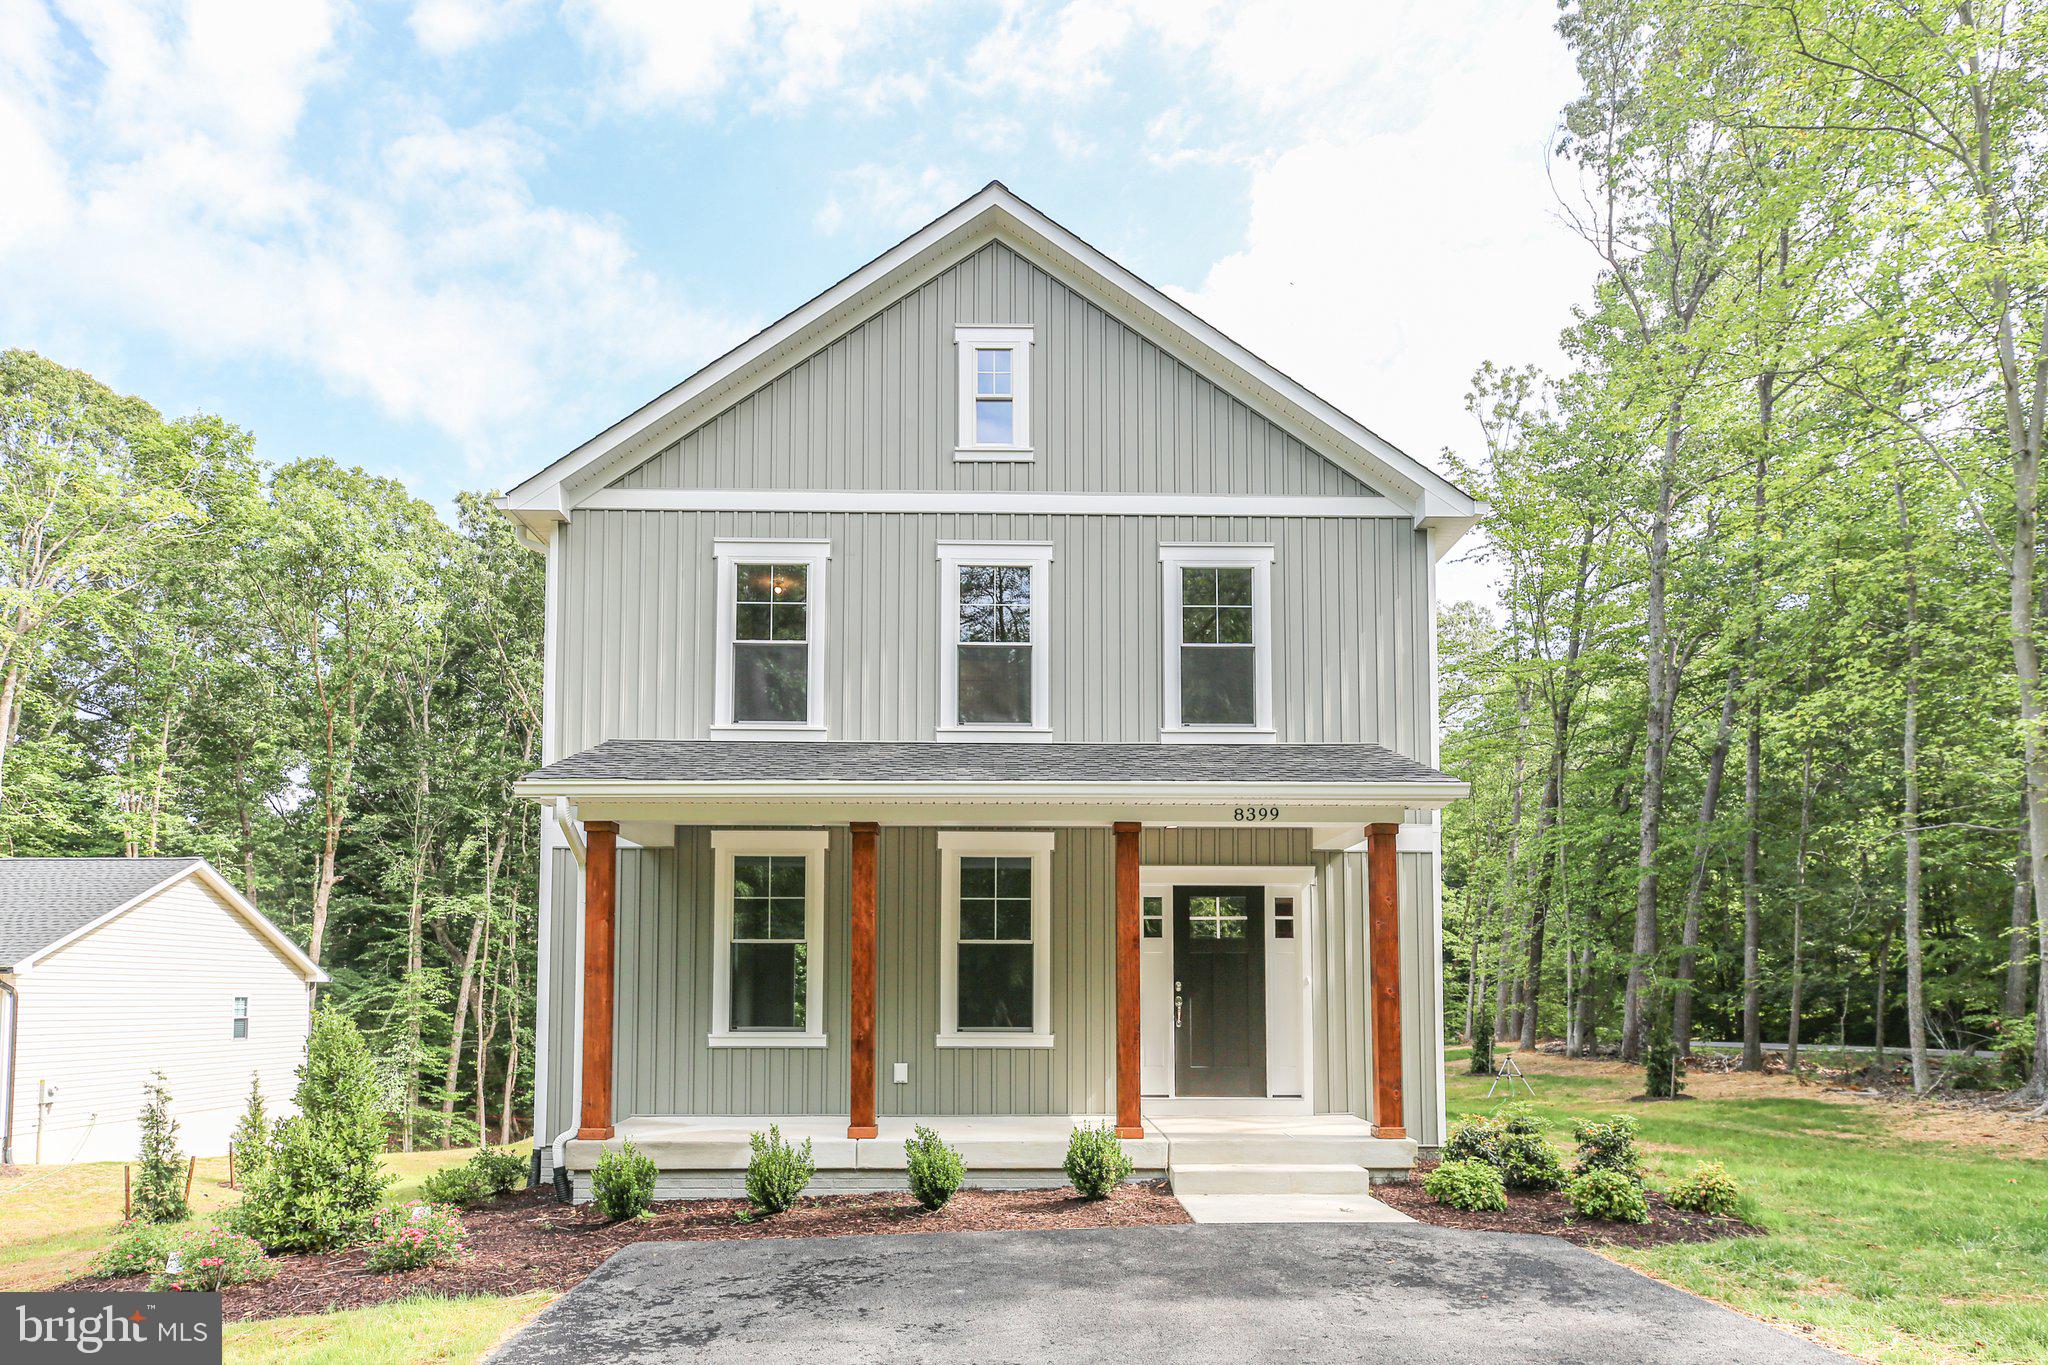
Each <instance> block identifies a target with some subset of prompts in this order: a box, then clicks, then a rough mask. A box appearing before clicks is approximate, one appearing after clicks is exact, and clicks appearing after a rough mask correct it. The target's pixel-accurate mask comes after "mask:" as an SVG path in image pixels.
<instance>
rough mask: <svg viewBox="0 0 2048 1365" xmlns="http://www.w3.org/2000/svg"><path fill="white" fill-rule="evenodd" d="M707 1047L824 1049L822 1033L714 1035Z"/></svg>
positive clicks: (707, 1040) (706, 1043)
mask: <svg viewBox="0 0 2048 1365" xmlns="http://www.w3.org/2000/svg"><path fill="white" fill-rule="evenodd" d="M704 1042H705V1045H706V1046H707V1047H824V1046H825V1035H824V1034H822V1033H714V1034H711V1035H710V1036H709V1037H707V1038H706V1039H705V1040H704Z"/></svg>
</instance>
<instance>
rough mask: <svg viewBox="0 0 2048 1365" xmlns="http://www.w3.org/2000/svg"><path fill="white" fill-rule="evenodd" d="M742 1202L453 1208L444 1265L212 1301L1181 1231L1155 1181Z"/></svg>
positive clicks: (242, 1305)
mask: <svg viewBox="0 0 2048 1365" xmlns="http://www.w3.org/2000/svg"><path fill="white" fill-rule="evenodd" d="M746 1207H747V1201H746V1200H744V1199H694V1200H681V1201H677V1202H674V1203H663V1204H656V1205H655V1206H654V1210H653V1216H652V1217H651V1218H648V1219H645V1220H643V1221H639V1222H628V1223H606V1222H605V1221H604V1220H603V1219H602V1218H600V1217H599V1216H598V1215H597V1214H596V1213H595V1212H594V1211H593V1210H592V1209H591V1207H590V1206H589V1205H587V1204H581V1205H575V1206H571V1205H567V1204H559V1203H557V1202H555V1199H554V1197H553V1196H552V1194H550V1193H548V1192H546V1191H543V1190H528V1191H522V1192H520V1193H518V1194H511V1195H506V1196H504V1197H503V1198H501V1199H498V1200H497V1201H495V1202H494V1203H491V1204H487V1205H485V1206H483V1207H482V1208H476V1209H466V1210H464V1211H463V1215H462V1222H463V1226H464V1227H465V1228H467V1229H468V1232H469V1252H468V1254H467V1255H465V1256H464V1257H463V1259H462V1260H461V1261H460V1262H458V1263H456V1264H454V1265H450V1266H439V1267H433V1268H429V1269H425V1270H414V1271H407V1272H404V1273H399V1274H388V1275H380V1274H377V1273H375V1272H373V1271H370V1270H367V1269H365V1268H364V1266H363V1261H364V1259H365V1257H366V1256H367V1255H368V1252H367V1251H366V1250H364V1249H363V1248H360V1247H357V1248H351V1249H349V1250H346V1251H332V1252H325V1253H318V1254H311V1255H303V1256H278V1257H276V1258H274V1260H273V1265H274V1267H275V1271H276V1273H275V1274H273V1275H272V1276H271V1278H270V1279H268V1280H266V1281H264V1282H263V1283H262V1284H253V1285H239V1286H236V1287H234V1288H231V1289H229V1290H227V1291H226V1292H225V1293H224V1294H223V1295H222V1296H221V1311H222V1313H223V1315H224V1316H226V1317H227V1318H229V1319H230V1320H240V1319H248V1318H279V1317H289V1316H292V1315H295V1314H299V1313H319V1312H325V1311H327V1310H328V1309H336V1308H363V1307H367V1306H369V1305H371V1304H378V1303H386V1302H389V1301H390V1300H393V1299H402V1298H405V1297H407V1296H409V1295H413V1294H440V1295H447V1296H454V1295H463V1294H488V1295H509V1294H524V1293H528V1292H530V1291H533V1290H537V1289H551V1290H561V1289H568V1288H570V1287H571V1286H573V1285H575V1284H576V1283H577V1282H578V1281H580V1280H581V1279H582V1278H583V1277H584V1276H586V1275H588V1274H589V1273H590V1272H591V1271H592V1270H595V1269H596V1268H597V1266H598V1263H599V1262H601V1261H603V1260H604V1259H605V1258H606V1257H607V1256H609V1255H611V1254H612V1253H613V1252H614V1251H617V1250H618V1249H619V1248H620V1247H623V1246H629V1245H631V1244H632V1243H634V1242H708V1241H722V1240H728V1239H738V1238H760V1237H844V1236H849V1235H852V1234H856V1233H873V1232H888V1233H919V1232H985V1231H999V1230H1018V1229H1034V1228H1101V1227H1132V1226H1136V1225H1139V1224H1152V1223H1186V1222H1190V1221H1192V1220H1191V1219H1189V1217H1188V1214H1187V1210H1186V1209H1184V1208H1182V1207H1181V1206H1180V1202H1179V1201H1178V1200H1176V1199H1175V1198H1174V1197H1173V1195H1172V1193H1171V1192H1170V1191H1169V1190H1168V1189H1167V1186H1166V1182H1165V1181H1153V1182H1149V1183H1144V1184H1130V1185H1125V1186H1122V1187H1121V1188H1119V1189H1118V1190H1117V1191H1116V1192H1115V1193H1113V1194H1111V1195H1110V1197H1109V1198H1107V1199H1103V1200H1086V1199H1082V1198H1080V1197H1079V1196H1077V1195H1076V1194H1075V1193H1074V1192H1073V1191H1072V1190H1071V1189H1059V1190H961V1191H960V1192H959V1193H958V1194H956V1195H954V1196H953V1198H952V1200H951V1201H950V1202H949V1203H948V1204H947V1205H946V1207H945V1208H943V1209H940V1210H939V1211H938V1212H936V1213H927V1212H925V1211H924V1210H923V1209H922V1208H920V1207H919V1206H918V1205H917V1203H916V1201H915V1200H913V1199H911V1198H910V1196H909V1195H907V1194H903V1193H901V1192H891V1193H885V1194H833V1195H819V1196H816V1197H813V1198H808V1199H804V1200H802V1201H800V1202H799V1203H798V1204H797V1206H796V1207H795V1208H792V1209H790V1210H789V1211H788V1212H786V1213H782V1214H778V1215H776V1216H775V1217H773V1218H767V1219H762V1220H760V1221H757V1222H745V1223H742V1222H740V1221H739V1215H740V1214H741V1213H742V1212H743V1211H745V1209H746ZM147 1283H148V1281H147V1278H146V1277H144V1276H140V1275H135V1276H126V1277H123V1278H121V1279H113V1280H77V1281H74V1282H72V1283H71V1284H67V1285H63V1286H60V1287H61V1288H63V1289H66V1290H71V1291H74V1292H92V1291H95V1290H104V1291H109V1292H113V1291H124V1290H137V1289H142V1288H145V1287H146V1286H147Z"/></svg>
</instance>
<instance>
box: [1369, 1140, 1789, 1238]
mask: <svg viewBox="0 0 2048 1365" xmlns="http://www.w3.org/2000/svg"><path fill="white" fill-rule="evenodd" d="M1436 1166H1437V1163H1436V1162H1434V1161H1422V1162H1417V1163H1416V1166H1415V1179H1414V1180H1413V1181H1412V1182H1410V1183H1408V1184H1405V1185H1375V1186H1373V1187H1372V1192H1373V1194H1374V1196H1375V1197H1377V1198H1378V1199H1379V1200H1380V1201H1381V1202H1382V1203H1385V1204H1389V1205H1392V1206H1393V1207H1394V1208H1397V1209H1399V1210H1400V1211H1401V1212H1403V1213H1405V1214H1407V1215H1408V1216H1409V1217H1410V1218H1413V1219H1414V1220H1415V1221H1416V1222H1418V1223H1432V1224H1434V1225H1436V1226H1437V1227H1440V1228H1464V1229H1466V1230H1467V1231H1470V1232H1533V1233H1536V1234H1538V1235H1540V1236H1544V1237H1561V1238H1563V1239H1564V1240H1565V1241H1567V1242H1571V1243H1573V1244H1575V1245H1577V1246H1586V1247H1591V1246H1625V1247H1658V1246H1669V1245H1671V1244H1672V1243H1674V1242H1717V1241H1720V1240H1721V1239H1722V1238H1725V1237H1755V1236H1759V1235H1761V1233H1762V1229H1761V1228H1756V1227H1752V1226H1751V1225H1749V1224H1748V1223H1745V1222H1743V1221H1742V1220H1741V1219H1740V1218H1722V1217H1718V1216H1716V1215H1714V1214H1710V1213H1690V1212H1688V1211H1686V1210H1685V1209H1676V1208H1673V1207H1672V1206H1671V1205H1670V1204H1669V1203H1668V1202H1667V1201H1666V1200H1665V1198H1664V1196H1663V1195H1661V1194H1659V1193H1658V1192H1657V1191H1655V1190H1649V1191H1646V1196H1647V1198H1648V1199H1649V1202H1650V1221H1649V1222H1647V1223H1609V1222H1605V1221H1603V1220H1601V1219H1597V1218H1582V1217H1580V1216H1579V1215H1578V1214H1576V1213H1574V1212H1572V1206H1571V1205H1570V1204H1569V1203H1568V1202H1566V1200H1565V1197H1564V1196H1563V1195H1562V1194H1559V1193H1556V1192H1555V1191H1550V1192H1545V1193H1540V1194H1523V1193H1519V1192H1517V1191H1514V1190H1510V1191H1508V1206H1507V1208H1506V1210H1505V1211H1503V1212H1501V1213H1481V1212H1476V1211H1474V1210H1470V1209H1453V1208H1446V1207H1445V1206H1444V1205H1442V1204H1439V1203H1437V1202H1436V1201H1435V1200H1433V1199H1431V1198H1430V1197H1429V1196H1428V1195H1426V1194H1424V1193H1423V1192H1422V1177H1423V1176H1425V1175H1428V1174H1429V1173H1430V1172H1431V1171H1433V1170H1435V1169H1436Z"/></svg>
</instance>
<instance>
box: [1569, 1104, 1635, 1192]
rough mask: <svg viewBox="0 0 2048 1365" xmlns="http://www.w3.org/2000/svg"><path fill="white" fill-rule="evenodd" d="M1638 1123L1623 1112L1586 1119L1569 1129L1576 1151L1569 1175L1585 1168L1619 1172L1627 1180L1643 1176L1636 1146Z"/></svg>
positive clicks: (1578, 1172) (1580, 1172)
mask: <svg viewBox="0 0 2048 1365" xmlns="http://www.w3.org/2000/svg"><path fill="white" fill-rule="evenodd" d="M1640 1126H1641V1125H1639V1124H1638V1123H1637V1122H1636V1121H1635V1120H1634V1119H1632V1118H1629V1117H1628V1116H1626V1115H1615V1116H1612V1117H1609V1118H1605V1119H1586V1120H1584V1121H1583V1122H1581V1123H1579V1124H1578V1125H1576V1126H1575V1127H1573V1129H1572V1137H1573V1138H1575V1139H1576V1140H1577V1141H1578V1144H1579V1150H1578V1152H1577V1153H1576V1154H1575V1156H1574V1159H1573V1162H1572V1174H1573V1175H1584V1174H1585V1173H1586V1172H1587V1171H1619V1172H1621V1173H1622V1174H1623V1175H1625V1176H1627V1177H1629V1179H1631V1180H1641V1179H1642V1178H1643V1154H1642V1153H1641V1152H1640V1151H1638V1150H1637V1149H1636V1133H1637V1132H1638V1131H1639V1129H1640Z"/></svg>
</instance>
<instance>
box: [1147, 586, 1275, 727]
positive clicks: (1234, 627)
mask: <svg viewBox="0 0 2048 1365" xmlns="http://www.w3.org/2000/svg"><path fill="white" fill-rule="evenodd" d="M1159 562H1160V567H1161V569H1162V570H1163V572H1164V583H1163V586H1164V589H1165V600H1164V613H1163V614H1164V617H1165V622H1166V641H1165V648H1166V660H1165V663H1166V667H1165V669H1164V673H1165V680H1166V697H1165V724H1164V726H1163V727H1162V732H1161V736H1160V737H1161V738H1162V739H1164V740H1167V741H1169V742H1170V741H1174V740H1219V739H1241V740H1254V741H1258V740H1271V739H1272V738H1273V643H1272V636H1273V627H1272V615H1273V613H1272V581H1273V547H1272V546H1270V545H1163V546H1161V547H1160V550H1159Z"/></svg>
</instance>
